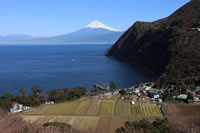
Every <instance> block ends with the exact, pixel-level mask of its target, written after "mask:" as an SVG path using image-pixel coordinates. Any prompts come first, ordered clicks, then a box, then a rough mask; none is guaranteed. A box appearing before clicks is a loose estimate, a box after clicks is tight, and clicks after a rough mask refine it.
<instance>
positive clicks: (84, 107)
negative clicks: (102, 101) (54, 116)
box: [73, 99, 92, 114]
mask: <svg viewBox="0 0 200 133" xmlns="http://www.w3.org/2000/svg"><path fill="white" fill-rule="evenodd" d="M91 102H92V100H91V99H89V100H84V101H81V102H80V103H79V105H78V106H77V108H76V109H75V111H74V113H73V114H86V113H87V111H88V108H89V106H90V104H91Z"/></svg>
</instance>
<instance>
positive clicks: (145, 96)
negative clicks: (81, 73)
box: [10, 82, 200, 113]
mask: <svg viewBox="0 0 200 133" xmlns="http://www.w3.org/2000/svg"><path fill="white" fill-rule="evenodd" d="M175 87H176V86H175V85H168V86H167V88H166V89H158V88H155V87H154V82H148V83H141V84H139V85H136V86H132V87H128V88H120V89H117V88H116V87H111V86H108V85H106V84H104V85H98V84H94V88H92V89H91V91H89V92H88V96H89V97H91V98H96V99H112V98H113V97H114V98H115V99H116V98H117V100H122V101H129V102H130V104H135V103H155V104H162V103H163V102H165V103H167V102H169V103H170V102H171V103H185V104H199V103H200V86H197V87H196V89H195V90H191V89H188V90H184V91H183V90H181V89H180V90H179V92H182V93H179V92H177V90H176V89H175ZM44 104H45V105H51V104H55V102H54V101H46V102H45V103H44ZM30 109H32V107H29V106H25V105H22V104H20V103H17V102H13V104H12V107H11V108H10V112H11V113H19V112H23V111H26V110H30Z"/></svg>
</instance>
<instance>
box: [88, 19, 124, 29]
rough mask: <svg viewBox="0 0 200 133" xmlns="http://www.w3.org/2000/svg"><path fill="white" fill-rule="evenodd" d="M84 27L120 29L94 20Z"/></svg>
mask: <svg viewBox="0 0 200 133" xmlns="http://www.w3.org/2000/svg"><path fill="white" fill-rule="evenodd" d="M86 28H103V29H107V30H111V31H120V30H117V29H113V28H111V27H109V26H106V25H104V24H103V23H101V22H99V21H97V20H95V21H92V22H91V23H90V24H88V25H87V26H86Z"/></svg>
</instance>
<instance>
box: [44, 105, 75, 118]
mask: <svg viewBox="0 0 200 133" xmlns="http://www.w3.org/2000/svg"><path fill="white" fill-rule="evenodd" d="M78 105H79V102H66V103H62V104H55V105H52V106H49V108H48V109H47V111H46V112H45V114H48V115H58V114H59V115H64V114H73V113H74V111H75V110H76V108H77V106H78Z"/></svg>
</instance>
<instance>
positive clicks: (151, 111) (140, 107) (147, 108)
mask: <svg viewBox="0 0 200 133" xmlns="http://www.w3.org/2000/svg"><path fill="white" fill-rule="evenodd" d="M131 109H132V114H134V115H145V116H161V115H162V112H161V110H160V106H157V105H156V104H142V103H140V104H135V105H131Z"/></svg>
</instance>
